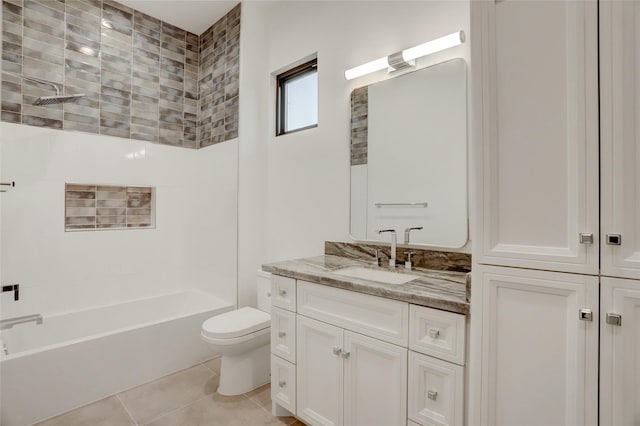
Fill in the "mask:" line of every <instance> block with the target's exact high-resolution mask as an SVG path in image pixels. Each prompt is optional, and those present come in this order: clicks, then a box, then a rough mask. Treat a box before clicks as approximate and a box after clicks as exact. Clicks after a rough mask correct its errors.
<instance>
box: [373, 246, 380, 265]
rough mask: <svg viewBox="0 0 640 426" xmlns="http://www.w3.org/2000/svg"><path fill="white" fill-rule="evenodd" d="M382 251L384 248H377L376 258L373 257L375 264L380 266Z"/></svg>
mask: <svg viewBox="0 0 640 426" xmlns="http://www.w3.org/2000/svg"><path fill="white" fill-rule="evenodd" d="M381 251H382V249H378V248H377V249H375V253H374V255H373V256H374V259H373V264H374V265H375V266H380V252H381Z"/></svg>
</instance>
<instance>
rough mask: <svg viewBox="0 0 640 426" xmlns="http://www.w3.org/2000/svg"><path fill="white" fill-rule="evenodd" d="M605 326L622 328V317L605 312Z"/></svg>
mask: <svg viewBox="0 0 640 426" xmlns="http://www.w3.org/2000/svg"><path fill="white" fill-rule="evenodd" d="M607 324H611V325H617V326H618V327H620V326H622V315H619V314H614V313H611V312H607Z"/></svg>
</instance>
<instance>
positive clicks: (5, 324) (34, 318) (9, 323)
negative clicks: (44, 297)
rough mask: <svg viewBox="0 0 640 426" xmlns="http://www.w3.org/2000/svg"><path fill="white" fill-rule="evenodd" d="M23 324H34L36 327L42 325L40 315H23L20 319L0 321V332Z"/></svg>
mask: <svg viewBox="0 0 640 426" xmlns="http://www.w3.org/2000/svg"><path fill="white" fill-rule="evenodd" d="M25 322H35V323H36V324H37V325H40V324H42V315H40V314H33V315H24V316H21V317H15V318H8V319H4V320H0V330H6V329H7V328H11V327H13V326H14V325H16V324H22V323H25Z"/></svg>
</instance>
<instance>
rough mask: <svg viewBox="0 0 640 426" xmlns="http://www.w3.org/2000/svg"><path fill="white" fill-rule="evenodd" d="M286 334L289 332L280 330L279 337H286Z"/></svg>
mask: <svg viewBox="0 0 640 426" xmlns="http://www.w3.org/2000/svg"><path fill="white" fill-rule="evenodd" d="M286 335H287V333H286V332H284V331H279V332H278V337H284V336H286Z"/></svg>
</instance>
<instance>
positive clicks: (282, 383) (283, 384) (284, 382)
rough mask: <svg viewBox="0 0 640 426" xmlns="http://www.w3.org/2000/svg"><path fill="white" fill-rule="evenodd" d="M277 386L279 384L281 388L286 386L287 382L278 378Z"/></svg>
mask: <svg viewBox="0 0 640 426" xmlns="http://www.w3.org/2000/svg"><path fill="white" fill-rule="evenodd" d="M278 386H280V387H281V388H283V387H285V386H287V382H286V381H284V380H280V381H279V382H278Z"/></svg>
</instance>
